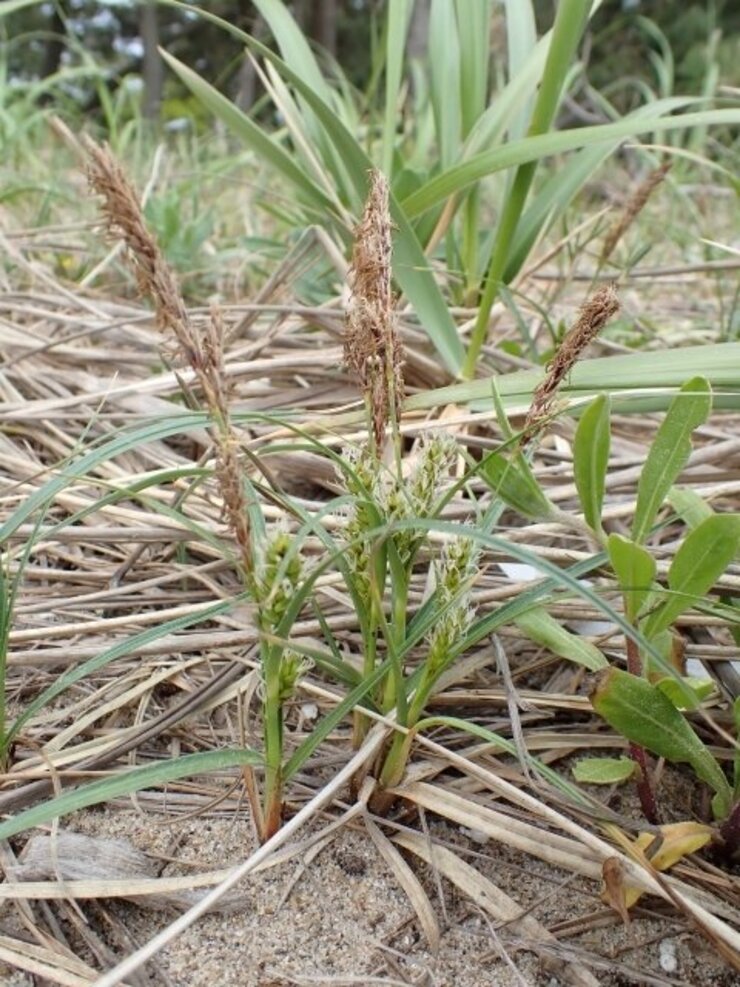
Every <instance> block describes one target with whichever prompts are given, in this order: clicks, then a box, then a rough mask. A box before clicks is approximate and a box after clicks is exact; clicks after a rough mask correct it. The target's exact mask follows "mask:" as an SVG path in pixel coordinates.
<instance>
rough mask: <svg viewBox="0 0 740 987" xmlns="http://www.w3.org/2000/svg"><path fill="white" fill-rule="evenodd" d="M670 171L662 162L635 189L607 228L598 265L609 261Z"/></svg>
mask: <svg viewBox="0 0 740 987" xmlns="http://www.w3.org/2000/svg"><path fill="white" fill-rule="evenodd" d="M670 170H671V162H670V161H664V162H663V164H662V165H660V167H658V168H655V169H654V170H653V171H651V172H650V174H649V175H648V176H647V178H646V179H645V180H644V181H643V182H642V183H641V184H640V185H638V187H637V188H636V189H635V191H634V192H633V194H632V195H631V196H630V198H629V199H628V201H627V204H626V205H625V207H624V209H623V210H622V212H621V213H620V215H619V217H618V218H617V220H616V221H615V222H614V223H613V225H612V226H611V227H610V228H609V230H608V231H607V234H606V236H605V237H604V245H603V246H602V248H601V257H600V261H599V262H600V264H602V265H603V264H605V263H606V262H607V261H608V260H609V258H610V257H611V255H612V254H613V253H614V250H615V248H616V246H617V244H618V243H619V241H620V240H621V239H622V237H623V236H624V234H625V233H626V232H627V230H628V229H629V228H630V226H631V225H632V224H633V223H634V221H635V219H636V218H637V216H639V214H640V213H641V212H642V210H643V209H644V208H645V205H646V204H647V201H648V199H649V198H650V196H651V195H652V194H653V192H654V191H655V189H656V188H657V187H658V186H659V185H660V183H661V182H662V181H663V179H664V178H665V176H666V175H667V174H668V172H669V171H670Z"/></svg>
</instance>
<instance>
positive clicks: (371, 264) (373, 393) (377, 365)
mask: <svg viewBox="0 0 740 987" xmlns="http://www.w3.org/2000/svg"><path fill="white" fill-rule="evenodd" d="M388 203H389V195H388V182H387V181H386V179H385V177H384V176H383V175H382V173H381V172H379V171H377V170H375V169H373V171H371V172H370V190H369V194H368V197H367V202H366V204H365V211H364V213H363V216H362V220H361V222H360V224H359V226H358V227H357V228H356V229H355V243H354V250H353V253H352V267H351V271H350V288H351V291H352V296H351V299H350V303H349V307H348V310H347V321H346V329H345V336H344V359H345V362H346V364H347V366H348V367H350V369H352V370H354V372H355V373H356V374H357V376H358V378H359V381H360V386H361V387H362V391H363V394H364V396H365V401H366V402H367V406H368V411H369V415H370V417H371V420H372V434H373V438H374V441H375V448H376V451H377V452H378V453H380V451H381V450H382V448H383V444H384V440H385V430H386V426H387V425H388V422H389V421H390V422H391V423H392V424H394V425H395V424H396V423H397V422H398V420H399V418H400V411H401V401H402V400H403V376H402V373H401V367H402V349H401V342H400V339H399V336H398V326H397V323H396V315H395V310H394V299H393V289H392V287H391V253H392V249H393V247H392V240H391V232H392V229H393V224H392V222H391V218H390V211H389V204H388Z"/></svg>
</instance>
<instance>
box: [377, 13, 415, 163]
mask: <svg viewBox="0 0 740 987" xmlns="http://www.w3.org/2000/svg"><path fill="white" fill-rule="evenodd" d="M413 7H414V4H413V0H389V2H388V14H387V25H386V55H385V115H384V117H383V158H382V165H381V167H382V169H383V172H384V174H386V175H387V176H388V178H389V179H390V176H391V175H392V174H393V152H394V151H395V147H396V130H397V128H398V119H399V115H400V110H401V107H400V106H399V105H398V99H399V94H400V91H401V82H402V80H403V60H404V54H405V51H406V35H407V33H408V27H409V19H410V17H411V12H412V10H413Z"/></svg>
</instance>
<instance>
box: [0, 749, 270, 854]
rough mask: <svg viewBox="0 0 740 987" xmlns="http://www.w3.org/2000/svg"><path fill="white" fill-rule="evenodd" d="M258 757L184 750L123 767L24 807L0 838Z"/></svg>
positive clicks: (3, 825) (247, 753) (245, 751)
mask: <svg viewBox="0 0 740 987" xmlns="http://www.w3.org/2000/svg"><path fill="white" fill-rule="evenodd" d="M261 761H262V758H261V756H260V755H259V754H258V753H257V752H256V751H252V750H248V749H242V750H222V751H207V752H205V753H201V754H185V755H184V756H182V757H175V758H172V759H171V760H169V761H158V762H157V763H156V764H148V765H146V767H143V768H133V769H132V770H130V771H123V772H121V773H120V774H116V775H113V776H112V777H111V778H104V779H102V780H101V781H93V782H91V783H90V784H89V785H80V786H79V788H75V789H73V790H72V791H70V792H65V793H64V794H63V795H59V796H57V797H56V798H53V799H50V800H49V801H48V802H43V803H42V804H41V805H35V806H34V807H33V808H32V809H26V811H25V812H21V813H20V814H19V815H17V816H13V817H12V818H10V819H8V820H6V821H5V822H3V823H0V840H7V839H8V837H9V836H14V835H15V834H16V833H22V832H23V831H24V830H26V829H31V827H32V826H41V825H43V824H44V823H48V822H51V820H52V819H56V818H57V817H58V816H65V815H68V814H69V813H70V812H76V811H77V810H78V809H85V808H87V806H88V805H99V804H100V803H101V802H108V801H109V800H110V799H114V798H118V796H119V795H128V794H129V793H131V792H139V791H141V790H142V789H143V788H151V787H152V786H153V785H164V784H166V783H167V782H169V781H175V780H176V779H177V778H185V777H187V776H189V775H200V774H207V773H210V772H213V771H223V770H225V769H226V768H233V767H240V766H241V765H244V764H260V763H261Z"/></svg>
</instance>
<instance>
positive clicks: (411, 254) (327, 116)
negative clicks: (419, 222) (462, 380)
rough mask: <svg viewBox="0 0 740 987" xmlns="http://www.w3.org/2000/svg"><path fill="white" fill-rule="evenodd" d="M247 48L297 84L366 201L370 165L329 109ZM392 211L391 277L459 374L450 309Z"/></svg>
mask: <svg viewBox="0 0 740 987" xmlns="http://www.w3.org/2000/svg"><path fill="white" fill-rule="evenodd" d="M249 44H250V47H251V48H254V50H255V51H256V52H257V53H258V54H260V55H261V56H262V57H263V58H266V59H268V60H269V61H271V62H272V63H273V65H275V67H276V68H277V69H278V71H279V72H280V74H281V75H282V76H284V77H285V78H286V79H288V81H289V82H290V83H291V84H292V85H293V86H295V88H296V89H297V90H298V91H299V92H300V93H301V95H302V96H303V97H304V99H305V100H306V102H307V103H308V104H309V105H310V106H311V109H312V110H313V111H314V113H315V114H316V117H317V119H318V120H320V122H321V124H322V126H323V127H324V128H325V130H326V133H327V136H328V137H329V138H330V140H331V141H332V144H333V145H334V147H335V148H336V150H337V152H338V154H339V156H340V157H341V159H342V160H343V162H344V164H345V167H346V169H347V172H348V174H349V175H350V177H351V179H352V181H353V182H354V184H355V188H356V189H357V192H358V196H359V198H360V199H361V200H363V201H364V198H365V193H366V190H367V175H368V171H369V170H370V169H371V168H372V165H373V163H372V161H371V160H370V158H369V157H368V156H367V155H366V154H365V152H364V150H363V149H362V147H361V146H360V145H359V143H358V142H357V140H356V138H355V137H354V135H353V134H351V133H350V132H349V131H348V130H347V128H346V127H345V125H344V123H343V122H342V121H341V120H340V119H339V118H338V117H337V115H336V114H335V113H334V112H333V110H332V109H331V108H330V107H329V106H327V105H326V104H325V103H324V102H322V100H321V99H319V97H318V96H317V95H316V93H314V92H313V91H312V90H311V89H310V87H308V86H307V85H306V84H305V83H304V82H303V81H302V80H301V79H300V78H299V77H298V76H297V75H296V74H295V73H294V72H293V71H292V70H291V69H290V67H289V66H288V65H286V63H285V62H283V61H282V60H281V59H280V58H278V56H277V55H276V54H275V53H274V52H272V51H270V49H269V48H266V47H265V46H264V45H261V44H260V43H259V42H258V41H255V40H254V39H250V42H249ZM390 208H391V215H392V218H393V222H394V223H395V225H396V227H397V231H396V235H395V237H394V241H393V276H394V278H395V280H396V281H397V282H398V284H399V286H400V287H401V289H402V291H403V293H404V295H405V296H406V297H407V298H408V300H409V302H410V303H411V305H412V306H413V307H414V309H415V311H416V313H417V315H418V316H419V320H420V321H421V324H422V326H423V327H424V329H425V330H426V331H427V333H428V334H429V338H430V339H431V340H432V342H433V344H434V345H435V346H436V347H437V350H438V351H439V353H440V356H441V357H442V358H443V360H444V361H445V363H446V364H447V366H448V368H449V369H450V370H451V371H452V372H453V373H457V371H458V369H459V367H460V364H461V363H462V355H463V348H462V343H461V342H460V338H459V336H458V333H457V326H456V324H455V321H454V319H453V318H452V315H451V314H450V311H449V308H448V306H447V305H446V303H445V301H444V298H443V297H442V292H441V291H440V289H439V285H438V284H437V281H436V279H435V277H434V275H433V273H432V268H431V266H430V264H429V260H428V259H427V257H426V255H425V254H424V251H423V250H422V247H421V244H420V243H419V240H418V238H417V236H416V233H415V232H414V230H413V228H412V226H411V224H410V223H409V220H408V217H407V216H406V214H405V212H404V210H403V209H402V208H401V207H400V206H399V204H398V202H397V201H396V199H395V197H394V196H393V195H392V194H391V197H390Z"/></svg>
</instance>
